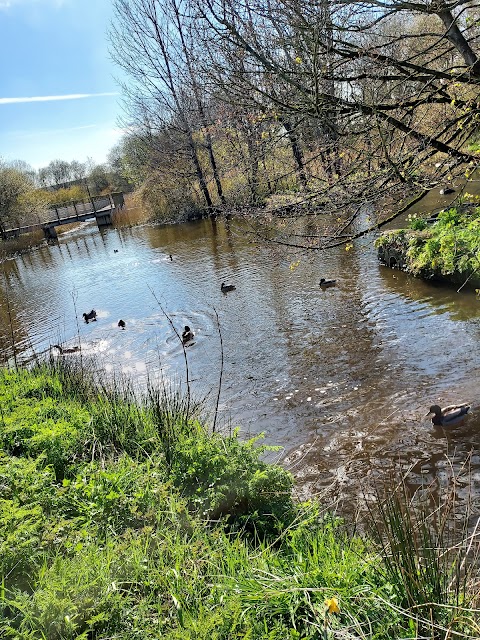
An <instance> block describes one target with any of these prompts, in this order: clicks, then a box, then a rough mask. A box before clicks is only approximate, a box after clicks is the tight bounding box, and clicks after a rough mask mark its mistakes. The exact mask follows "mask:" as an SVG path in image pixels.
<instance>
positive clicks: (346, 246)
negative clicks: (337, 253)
mask: <svg viewBox="0 0 480 640" xmlns="http://www.w3.org/2000/svg"><path fill="white" fill-rule="evenodd" d="M352 248H353V244H352V243H351V242H349V243H348V244H346V245H345V251H350V249H352Z"/></svg>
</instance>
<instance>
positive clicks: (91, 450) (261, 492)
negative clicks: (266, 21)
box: [0, 363, 478, 640]
mask: <svg viewBox="0 0 480 640" xmlns="http://www.w3.org/2000/svg"><path fill="white" fill-rule="evenodd" d="M0 409H1V414H0V445H1V453H0V573H1V583H0V637H2V638H15V639H18V640H37V639H47V640H74V639H76V640H93V639H98V640H100V639H103V640H107V639H110V638H122V639H125V640H134V639H135V640H137V639H138V640H140V639H141V640H145V639H149V638H151V639H154V638H155V639H157V638H166V639H171V640H174V639H175V640H183V639H185V640H187V639H188V640H197V639H198V640H202V639H205V640H210V639H218V640H220V639H222V640H223V639H224V640H230V639H234V638H243V639H257V638H258V639H263V638H264V639H267V638H268V639H269V640H275V639H278V640H280V639H281V640H288V639H292V640H293V639H305V640H308V639H311V640H314V639H327V638H331V639H333V638H339V639H342V640H357V639H358V638H375V639H378V640H380V639H383V638H385V639H387V638H392V639H393V638H427V637H428V638H447V637H448V638H460V637H472V638H473V637H478V626H477V619H476V611H475V609H474V605H475V602H474V600H473V599H472V598H473V596H472V594H473V593H475V589H473V587H472V582H471V574H470V573H469V571H467V566H470V565H466V564H465V562H466V559H467V558H468V555H469V554H468V552H467V549H466V548H464V547H462V553H457V554H456V556H455V558H453V559H452V554H451V553H449V552H448V550H446V549H445V547H444V542H445V540H444V539H443V538H442V536H441V535H440V532H439V531H438V526H437V525H438V523H434V525H435V526H434V528H433V529H431V528H429V526H426V527H423V528H422V527H419V523H418V522H417V521H415V520H414V519H412V518H413V516H411V513H413V512H411V511H410V510H409V509H410V507H411V505H409V508H408V509H407V510H405V508H404V507H405V501H404V500H403V498H402V496H400V497H398V503H395V502H392V501H391V499H390V501H387V502H384V501H382V500H379V504H381V505H383V507H382V509H380V511H378V512H377V515H375V516H373V517H372V519H373V521H375V522H380V523H383V525H381V526H379V528H377V533H378V534H379V541H380V543H377V542H375V541H374V539H371V540H369V539H363V538H361V537H360V536H358V535H353V534H351V533H348V531H347V529H346V527H345V526H344V524H343V523H342V522H341V521H340V520H339V519H338V518H334V517H332V516H329V515H327V514H325V513H324V512H322V511H321V509H320V506H319V505H318V504H316V503H305V504H298V503H295V502H294V501H293V499H292V478H291V476H290V474H289V473H287V472H286V471H285V470H283V469H282V468H280V467H278V466H275V465H271V464H267V463H266V462H264V461H263V459H262V455H263V453H264V451H265V447H262V446H260V445H259V443H258V441H257V440H255V439H254V440H250V441H243V440H241V439H240V438H239V436H238V433H236V432H234V433H232V434H227V435H219V434H212V433H210V432H209V431H208V428H207V427H206V426H205V425H204V424H203V422H202V421H201V419H200V415H199V411H198V405H195V403H193V402H192V401H191V399H190V398H188V399H187V398H185V396H183V395H182V394H180V393H177V392H175V391H169V390H168V389H165V388H163V389H161V390H160V391H159V390H158V389H154V388H153V387H152V388H150V389H149V391H148V393H147V394H146V397H145V398H143V399H138V398H135V394H133V392H132V391H131V390H130V389H129V388H128V386H126V387H125V386H119V385H116V386H115V385H113V386H105V385H101V384H99V383H98V382H97V383H96V382H94V381H93V380H92V379H91V378H90V377H89V376H88V375H87V374H86V373H85V371H84V370H82V369H78V368H77V367H71V366H70V367H69V366H67V364H66V363H63V364H61V365H57V366H46V365H45V366H37V367H35V368H34V369H32V370H30V371H26V370H18V371H12V370H3V371H1V372H0ZM394 495H397V494H394ZM409 514H410V515H409ZM396 518H397V519H396ZM398 518H400V520H399V521H398V522H397V520H398ZM425 522H426V520H425ZM394 523H397V524H395V526H394ZM428 524H430V523H428ZM380 530H382V532H380ZM444 530H446V529H445V527H444ZM427 531H434V532H435V537H434V538H433V537H428V536H427V533H426V532H427ZM419 536H420V537H419ZM374 538H375V536H374ZM412 540H414V541H415V543H412V542H411V541H412ZM425 545H427V548H428V549H430V550H429V551H428V553H427V552H426V551H425ZM470 546H471V545H470ZM454 549H456V550H457V551H458V547H455V546H454ZM455 577H456V579H454V578H455ZM408 585H411V588H410V587H409V586H408ZM475 634H477V635H475Z"/></svg>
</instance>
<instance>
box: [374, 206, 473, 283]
mask: <svg viewBox="0 0 480 640" xmlns="http://www.w3.org/2000/svg"><path fill="white" fill-rule="evenodd" d="M376 246H377V248H379V249H383V250H385V249H388V248H390V249H393V250H394V251H397V252H398V253H399V254H400V255H401V256H402V262H403V267H404V270H405V271H408V272H410V273H412V274H413V275H416V276H420V277H423V278H428V279H430V278H440V279H445V280H450V281H451V282H454V283H458V284H463V283H464V282H468V283H469V284H470V285H471V286H478V287H480V207H474V206H465V205H464V206H458V207H453V208H451V209H448V210H445V211H441V212H440V213H439V214H438V216H437V217H436V219H435V221H434V222H433V223H428V222H427V220H425V218H423V217H419V216H413V217H411V218H410V221H409V228H408V229H399V230H395V231H389V232H387V233H384V234H383V235H382V236H381V237H380V238H378V239H377V240H376Z"/></svg>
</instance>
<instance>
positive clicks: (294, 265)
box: [290, 260, 300, 271]
mask: <svg viewBox="0 0 480 640" xmlns="http://www.w3.org/2000/svg"><path fill="white" fill-rule="evenodd" d="M299 264H300V260H297V262H292V263H291V264H290V271H295V269H296V268H297V267H298V265H299Z"/></svg>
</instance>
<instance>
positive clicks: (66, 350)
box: [52, 344, 80, 356]
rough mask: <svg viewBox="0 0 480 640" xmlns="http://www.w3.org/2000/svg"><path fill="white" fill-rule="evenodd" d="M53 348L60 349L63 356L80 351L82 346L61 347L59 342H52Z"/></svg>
mask: <svg viewBox="0 0 480 640" xmlns="http://www.w3.org/2000/svg"><path fill="white" fill-rule="evenodd" d="M52 349H58V350H59V351H60V355H61V356H63V355H65V354H66V353H77V352H78V351H80V347H79V346H76V347H61V346H60V345H59V344H52Z"/></svg>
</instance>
